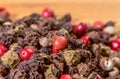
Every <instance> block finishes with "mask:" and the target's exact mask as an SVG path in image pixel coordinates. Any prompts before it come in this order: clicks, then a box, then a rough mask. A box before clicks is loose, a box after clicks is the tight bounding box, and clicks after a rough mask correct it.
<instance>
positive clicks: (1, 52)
mask: <svg viewBox="0 0 120 79" xmlns="http://www.w3.org/2000/svg"><path fill="white" fill-rule="evenodd" d="M7 51H8V49H7V47H6V46H5V45H4V44H1V43H0V57H1V56H2V55H4V53H6V52H7Z"/></svg>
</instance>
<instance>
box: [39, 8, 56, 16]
mask: <svg viewBox="0 0 120 79" xmlns="http://www.w3.org/2000/svg"><path fill="white" fill-rule="evenodd" d="M41 15H42V16H43V17H45V18H52V17H54V12H53V10H51V9H49V8H45V9H44V10H43V11H42V14H41Z"/></svg>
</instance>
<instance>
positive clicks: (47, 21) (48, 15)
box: [0, 8, 120, 79]
mask: <svg viewBox="0 0 120 79" xmlns="http://www.w3.org/2000/svg"><path fill="white" fill-rule="evenodd" d="M115 24H116V23H114V22H112V21H109V22H107V23H103V22H102V21H96V22H94V23H93V25H91V24H87V23H84V22H80V23H79V24H75V23H74V22H73V21H72V20H71V16H70V15H69V14H66V15H65V16H63V17H62V18H60V19H57V17H56V16H55V14H54V12H53V10H51V9H48V8H46V9H44V10H43V11H42V13H41V15H40V14H37V13H33V14H31V15H30V16H26V17H23V18H21V19H19V20H16V21H15V22H12V20H10V19H9V13H8V12H7V11H6V9H4V8H0V79H120V32H118V33H115V27H114V26H115Z"/></svg>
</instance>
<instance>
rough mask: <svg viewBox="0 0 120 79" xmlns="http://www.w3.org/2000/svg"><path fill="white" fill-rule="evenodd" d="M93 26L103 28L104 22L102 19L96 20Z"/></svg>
mask: <svg viewBox="0 0 120 79" xmlns="http://www.w3.org/2000/svg"><path fill="white" fill-rule="evenodd" d="M93 26H94V27H97V28H99V29H101V30H102V29H103V28H104V23H103V22H102V21H96V22H94V24H93Z"/></svg>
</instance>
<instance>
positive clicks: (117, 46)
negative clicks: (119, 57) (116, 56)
mask: <svg viewBox="0 0 120 79" xmlns="http://www.w3.org/2000/svg"><path fill="white" fill-rule="evenodd" d="M109 46H110V47H111V49H113V50H116V51H117V50H120V39H115V40H112V41H110V42H109Z"/></svg>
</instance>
